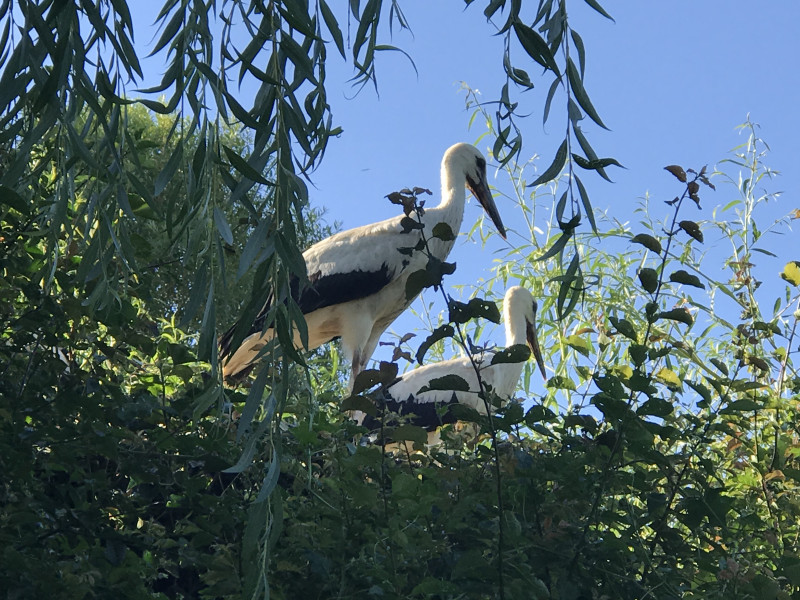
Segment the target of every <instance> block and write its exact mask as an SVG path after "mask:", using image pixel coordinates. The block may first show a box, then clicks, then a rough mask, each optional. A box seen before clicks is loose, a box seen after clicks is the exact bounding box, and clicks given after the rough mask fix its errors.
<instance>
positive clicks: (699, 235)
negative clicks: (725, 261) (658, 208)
mask: <svg viewBox="0 0 800 600" xmlns="http://www.w3.org/2000/svg"><path fill="white" fill-rule="evenodd" d="M678 226H679V227H680V228H681V229H683V230H684V231H685V232H686V233H688V234H689V235H690V236H692V237H693V238H694V239H696V240H697V241H698V242H700V243H701V244H702V243H703V232H702V231H700V226H699V225H698V224H697V223H695V222H694V221H681V222H680V223H678Z"/></svg>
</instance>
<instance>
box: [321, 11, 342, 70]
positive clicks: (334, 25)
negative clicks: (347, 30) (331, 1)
mask: <svg viewBox="0 0 800 600" xmlns="http://www.w3.org/2000/svg"><path fill="white" fill-rule="evenodd" d="M320 9H321V10H322V18H323V20H324V21H325V26H326V27H327V28H328V31H329V32H330V34H331V36H332V37H333V42H334V44H336V49H337V50H338V51H339V54H341V55H342V58H347V55H346V54H345V51H344V37H343V36H342V30H341V28H340V27H339V23H338V22H337V21H336V17H335V16H334V15H333V11H331V9H330V7H329V6H328V3H327V2H326V1H325V0H320Z"/></svg>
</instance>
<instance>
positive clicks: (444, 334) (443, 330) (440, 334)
mask: <svg viewBox="0 0 800 600" xmlns="http://www.w3.org/2000/svg"><path fill="white" fill-rule="evenodd" d="M455 334H456V332H455V329H453V326H452V325H441V326H439V327H437V328H436V329H434V330H433V331H432V332H431V334H430V335H429V336H428V337H426V338H425V340H424V341H423V342H422V343H421V344H420V345H419V348H418V349H417V362H418V363H419V364H422V359H423V358H425V354H426V353H427V352H428V350H430V347H431V346H433V345H434V344H435V343H436V342H438V341H440V340H443V339H445V338H451V337H453V336H454V335H455Z"/></svg>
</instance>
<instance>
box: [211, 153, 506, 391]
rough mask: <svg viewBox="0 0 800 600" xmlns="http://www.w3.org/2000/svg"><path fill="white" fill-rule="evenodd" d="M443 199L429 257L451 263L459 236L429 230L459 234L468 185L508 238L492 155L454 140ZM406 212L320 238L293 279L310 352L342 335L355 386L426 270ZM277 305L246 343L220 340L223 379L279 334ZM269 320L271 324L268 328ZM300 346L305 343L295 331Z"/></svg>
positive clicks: (434, 213) (433, 212)
mask: <svg viewBox="0 0 800 600" xmlns="http://www.w3.org/2000/svg"><path fill="white" fill-rule="evenodd" d="M441 178H442V201H441V203H440V204H439V205H438V206H436V207H433V208H426V209H425V211H424V214H423V216H422V219H421V220H422V223H423V225H424V234H425V235H426V237H427V238H428V240H429V241H428V247H429V249H430V251H431V254H432V255H433V256H434V257H436V258H438V259H439V260H445V259H446V258H447V255H448V254H449V253H450V250H451V248H452V247H453V243H454V241H452V240H451V241H443V240H441V239H438V238H435V237H433V236H432V235H431V230H432V229H433V227H434V226H435V225H437V224H438V223H446V224H447V225H449V226H450V229H451V230H452V231H453V233H454V234H458V232H459V230H460V229H461V221H462V219H463V216H464V204H465V202H466V190H465V188H469V190H470V191H471V192H472V193H473V195H474V196H475V197H476V198H477V199H478V202H480V203H481V205H482V206H483V208H484V210H485V211H486V212H487V213H488V215H489V217H490V218H491V219H492V221H493V222H494V224H495V226H496V227H497V229H498V231H499V232H500V235H501V236H503V238H504V239H505V228H504V227H503V222H502V221H501V219H500V215H499V213H498V212H497V207H496V206H495V203H494V200H493V199H492V195H491V193H490V192H489V187H488V185H487V183H486V159H485V158H484V157H483V155H482V154H481V153H480V152H479V151H478V150H477V149H476V148H475V147H474V146H471V145H469V144H456V145H454V146H451V147H450V148H448V149H447V151H446V152H445V153H444V157H443V158H442V169H441ZM402 218H403V215H400V216H396V217H392V218H391V219H386V220H385V221H381V222H379V223H375V224H372V225H364V226H362V227H356V228H355V229H349V230H347V231H342V232H340V233H337V234H335V235H332V236H331V237H329V238H327V239H324V240H322V241H320V242H317V243H316V244H314V245H313V246H311V247H310V248H309V249H308V250H306V251H305V252H304V253H303V258H304V259H305V262H306V269H307V273H308V281H309V285H308V286H306V287H302V286H300V285H298V282H296V281H295V282H293V285H292V294H293V297H294V300H295V301H296V302H297V303H298V305H299V307H300V309H301V310H302V311H303V314H304V316H305V319H306V325H307V327H308V345H307V347H306V349H307V350H313V349H314V348H317V347H318V346H320V345H322V344H324V343H326V342H329V341H330V340H333V339H334V338H337V337H338V338H341V340H342V346H343V350H344V353H345V356H346V357H347V359H349V361H350V364H351V378H350V384H351V386H352V383H353V381H354V380H355V377H356V375H358V374H359V373H360V372H361V371H363V370H364V368H365V367H366V364H367V361H368V360H369V359H370V357H371V356H372V353H373V352H374V350H375V347H376V346H377V344H378V340H379V338H380V336H381V334H382V333H383V332H384V331H385V330H386V328H387V327H388V326H389V325H390V324H391V323H392V321H394V320H395V318H397V316H398V315H400V313H402V312H403V311H404V310H405V309H406V308H407V307H408V306H409V304H411V301H412V300H413V298H411V299H408V298H406V280H407V279H408V276H409V274H410V273H413V272H414V271H417V270H420V269H424V268H425V266H426V264H427V260H428V258H427V256H426V255H425V254H424V253H423V252H413V253H412V254H411V255H410V256H409V255H408V254H403V253H401V252H400V251H399V250H398V249H400V248H409V247H413V246H415V245H416V244H417V242H418V241H419V240H420V239H421V235H422V233H421V232H420V231H418V230H412V231H410V232H407V233H404V232H403V228H402V227H401V225H400V221H401V220H402ZM270 306H271V302H270V301H268V302H267V305H265V306H264V308H263V309H262V310H261V312H260V313H259V316H258V317H257V318H256V320H255V321H254V322H253V325H252V327H251V328H250V330H249V333H248V335H247V336H246V337H245V339H244V341H243V342H242V344H241V346H239V347H238V348H232V347H231V341H232V338H233V332H234V328H235V326H234V327H232V328H231V329H229V330H228V331H227V332H226V333H224V334H223V335H222V336H221V337H220V342H219V345H220V358H221V359H222V373H223V377H224V378H226V379H230V378H233V377H235V376H236V375H237V374H239V373H241V372H242V371H245V370H246V369H248V368H249V367H250V366H251V364H252V363H253V362H254V361H255V359H256V358H257V357H258V353H259V351H260V350H261V349H262V348H263V347H264V345H265V344H266V343H267V342H269V340H271V339H272V337H273V329H272V324H265V322H264V321H265V318H266V316H267V314H268V311H269V309H270ZM265 325H266V327H265ZM295 344H296V346H297V347H298V348H299V347H302V342H301V340H300V336H299V334H298V333H297V332H295Z"/></svg>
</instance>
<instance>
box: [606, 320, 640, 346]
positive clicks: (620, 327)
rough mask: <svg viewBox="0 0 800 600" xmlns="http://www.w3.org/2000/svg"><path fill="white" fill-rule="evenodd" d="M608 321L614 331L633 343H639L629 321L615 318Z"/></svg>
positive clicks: (637, 336)
mask: <svg viewBox="0 0 800 600" xmlns="http://www.w3.org/2000/svg"><path fill="white" fill-rule="evenodd" d="M608 320H609V321H611V324H612V325H613V326H614V329H616V330H617V331H618V332H619V333H621V334H622V335H624V336H625V337H626V338H628V339H631V340H633V341H634V342H635V343H637V344H638V343H639V335H638V334H637V333H636V329H635V328H634V326H633V324H632V323H631V322H630V321H628V320H627V319H618V318H617V317H609V318H608Z"/></svg>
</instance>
